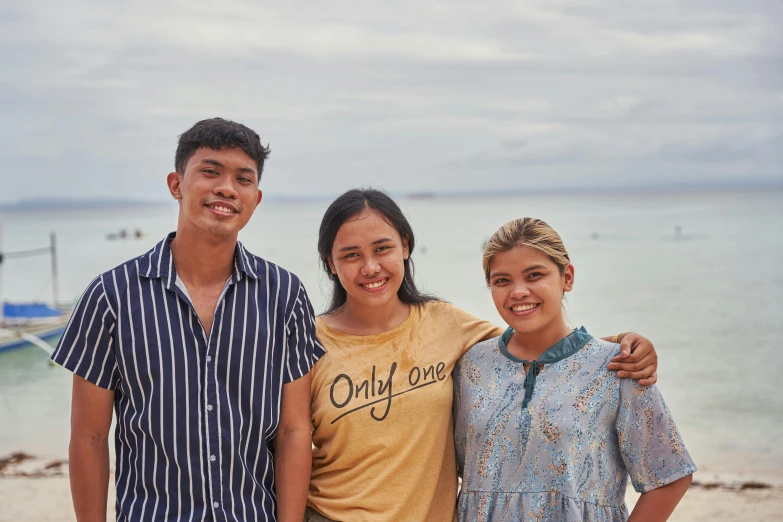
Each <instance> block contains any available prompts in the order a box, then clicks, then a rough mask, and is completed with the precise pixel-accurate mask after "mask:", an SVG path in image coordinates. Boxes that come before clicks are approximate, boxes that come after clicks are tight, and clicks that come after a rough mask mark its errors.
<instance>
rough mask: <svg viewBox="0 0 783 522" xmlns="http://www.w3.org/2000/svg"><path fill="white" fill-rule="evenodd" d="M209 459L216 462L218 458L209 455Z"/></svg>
mask: <svg viewBox="0 0 783 522" xmlns="http://www.w3.org/2000/svg"><path fill="white" fill-rule="evenodd" d="M209 460H211V461H212V462H215V461H216V460H217V457H216V456H214V455H212V456H211V457H209Z"/></svg>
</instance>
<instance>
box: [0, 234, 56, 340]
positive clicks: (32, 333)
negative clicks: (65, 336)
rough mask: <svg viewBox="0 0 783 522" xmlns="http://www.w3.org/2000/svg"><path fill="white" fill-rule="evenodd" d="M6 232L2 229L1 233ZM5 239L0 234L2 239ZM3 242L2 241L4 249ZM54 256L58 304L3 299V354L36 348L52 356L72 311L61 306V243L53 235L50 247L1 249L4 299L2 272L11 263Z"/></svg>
mask: <svg viewBox="0 0 783 522" xmlns="http://www.w3.org/2000/svg"><path fill="white" fill-rule="evenodd" d="M0 233H2V230H0ZM1 237H2V236H1V235H0V238H1ZM1 246H2V242H0V247H1ZM45 254H50V255H51V258H52V297H53V301H54V303H53V304H51V305H49V304H46V303H29V302H28V303H5V302H2V300H1V299H0V304H2V306H0V352H4V351H7V350H12V349H14V348H21V347H23V346H28V345H31V344H32V345H35V346H37V347H39V348H41V349H42V350H44V351H45V352H46V353H48V354H49V355H51V354H52V352H53V351H54V347H53V346H52V345H51V344H49V343H48V342H47V341H51V340H53V339H55V338H57V337H59V336H61V335H62V333H63V332H64V331H65V327H66V325H67V324H68V320H69V319H70V317H71V313H70V310H67V309H64V308H60V307H58V306H57V241H56V238H55V235H54V232H52V234H51V236H50V243H49V246H48V247H44V248H36V249H33V250H25V251H21V252H4V251H3V250H2V249H0V297H2V272H3V268H5V265H6V263H7V261H8V260H10V259H14V258H25V257H32V256H38V255H45Z"/></svg>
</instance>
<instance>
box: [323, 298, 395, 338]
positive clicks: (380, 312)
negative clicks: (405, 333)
mask: <svg viewBox="0 0 783 522" xmlns="http://www.w3.org/2000/svg"><path fill="white" fill-rule="evenodd" d="M409 314H410V305H407V304H405V303H403V302H402V301H400V300H399V298H398V297H397V296H395V297H394V299H392V300H390V301H389V302H388V303H385V304H383V305H380V306H367V305H363V304H361V303H357V302H355V301H354V300H352V299H351V298H350V297H348V300H347V301H346V302H345V304H344V305H343V306H342V307H341V308H340V309H339V310H338V311H337V312H336V313H334V314H331V315H330V316H324V318H325V319H326V324H328V325H329V326H330V327H332V328H334V329H336V330H338V331H340V332H343V333H347V334H351V335H375V334H380V333H383V332H388V331H389V330H393V329H394V328H396V327H398V326H399V325H401V324H402V323H403V322H405V319H407V318H408V315H409Z"/></svg>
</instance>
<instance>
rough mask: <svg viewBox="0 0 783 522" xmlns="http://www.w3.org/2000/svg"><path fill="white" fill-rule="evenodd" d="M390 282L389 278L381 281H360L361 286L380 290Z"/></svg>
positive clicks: (366, 288)
mask: <svg viewBox="0 0 783 522" xmlns="http://www.w3.org/2000/svg"><path fill="white" fill-rule="evenodd" d="M388 282H389V278H388V277H387V278H385V279H381V280H380V281H373V282H372V283H360V286H361V287H362V288H364V289H365V290H379V289H381V288H383V287H384V286H386V284H387V283H388Z"/></svg>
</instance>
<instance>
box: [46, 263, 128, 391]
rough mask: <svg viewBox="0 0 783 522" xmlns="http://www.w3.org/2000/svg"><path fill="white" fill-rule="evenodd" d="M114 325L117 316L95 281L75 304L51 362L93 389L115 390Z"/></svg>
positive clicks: (99, 282) (99, 283)
mask: <svg viewBox="0 0 783 522" xmlns="http://www.w3.org/2000/svg"><path fill="white" fill-rule="evenodd" d="M115 325H116V315H115V313H114V311H113V310H112V308H111V305H110V304H109V301H108V298H107V296H106V292H105V291H104V288H103V282H102V280H101V277H97V278H96V279H95V280H94V281H93V282H92V283H90V285H89V286H88V287H87V290H85V291H84V293H83V294H82V296H81V297H80V298H79V301H78V303H76V307H75V308H74V309H73V312H72V314H71V319H70V321H69V322H68V326H66V328H65V332H64V333H63V336H62V337H61V338H60V342H59V343H57V348H56V349H55V351H54V354H52V360H53V361H54V362H56V363H57V364H59V365H61V366H63V367H64V368H66V369H68V370H70V371H72V372H73V373H75V374H76V375H78V376H80V377H82V378H84V379H86V380H88V381H90V382H91V383H93V384H95V385H96V386H100V387H101V388H105V389H107V390H114V389H115V388H116V387H117V383H118V382H119V372H118V370H117V361H116V358H115V354H114V331H115Z"/></svg>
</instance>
